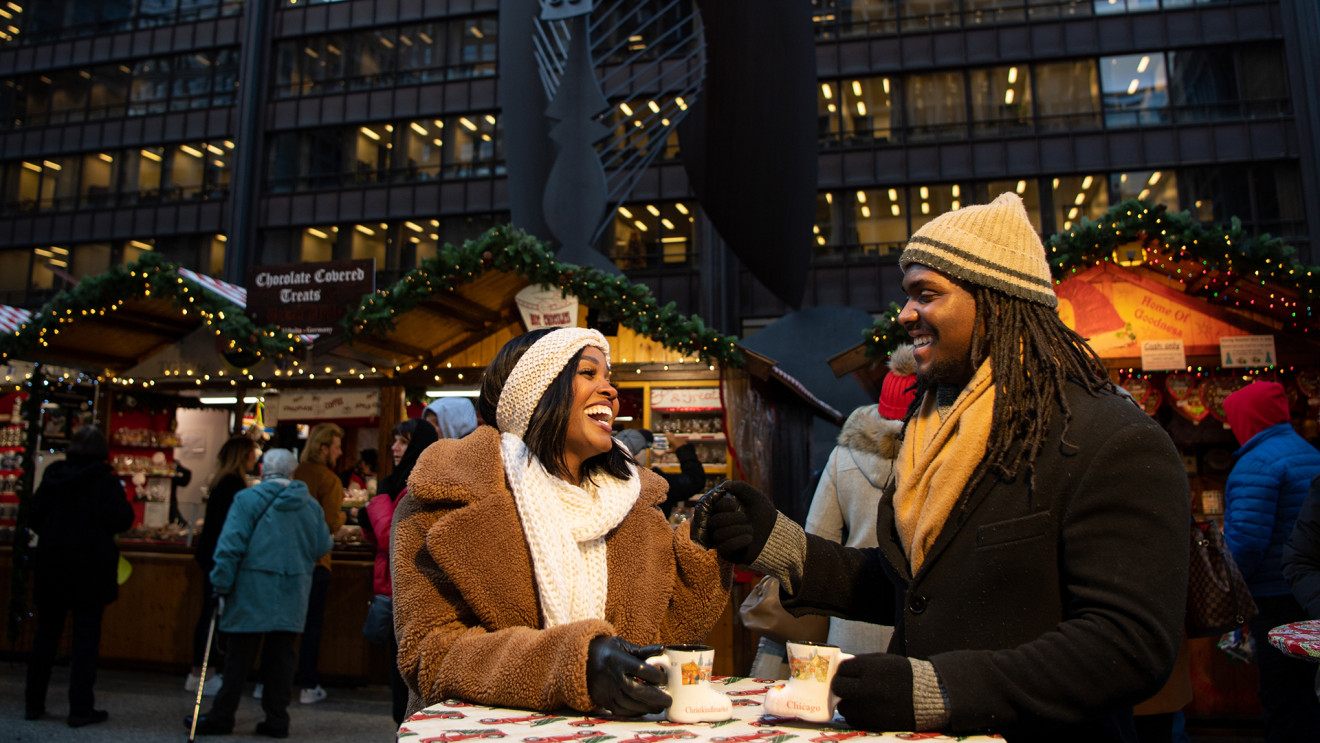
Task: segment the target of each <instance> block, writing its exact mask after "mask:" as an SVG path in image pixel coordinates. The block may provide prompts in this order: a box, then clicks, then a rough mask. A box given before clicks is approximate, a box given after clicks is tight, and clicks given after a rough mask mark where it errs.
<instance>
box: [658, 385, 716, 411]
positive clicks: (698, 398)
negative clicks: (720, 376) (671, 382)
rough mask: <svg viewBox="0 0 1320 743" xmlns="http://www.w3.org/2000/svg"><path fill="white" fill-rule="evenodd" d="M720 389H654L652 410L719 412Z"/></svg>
mask: <svg viewBox="0 0 1320 743" xmlns="http://www.w3.org/2000/svg"><path fill="white" fill-rule="evenodd" d="M721 407H722V406H721V405H720V388H719V387H665V388H661V387H653V388H651V410H719V409H720V408H721Z"/></svg>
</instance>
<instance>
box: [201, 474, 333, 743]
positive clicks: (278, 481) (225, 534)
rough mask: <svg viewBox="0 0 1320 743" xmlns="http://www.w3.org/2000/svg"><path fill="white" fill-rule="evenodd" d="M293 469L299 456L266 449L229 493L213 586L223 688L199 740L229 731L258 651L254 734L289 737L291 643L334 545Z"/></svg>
mask: <svg viewBox="0 0 1320 743" xmlns="http://www.w3.org/2000/svg"><path fill="white" fill-rule="evenodd" d="M297 465H298V459H297V457H296V456H295V455H294V453H293V452H291V451H289V450H287V449H271V450H270V451H267V452H266V453H265V455H264V456H263V457H262V459H261V482H260V483H259V484H257V485H256V486H254V487H251V488H247V489H245V490H240V491H239V492H238V494H236V495H235V496H234V505H233V506H231V507H230V509H229V515H228V517H226V519H225V527H224V530H223V531H221V532H220V541H219V542H218V543H217V544H216V548H215V567H214V568H212V569H211V584H212V585H214V586H215V592H216V594H217V595H218V596H219V598H220V601H219V605H220V621H219V624H220V629H221V630H223V631H224V632H226V633H228V636H229V646H228V650H227V655H226V657H225V668H224V673H223V675H224V683H223V684H222V685H221V687H220V691H219V693H217V694H216V695H215V701H214V702H212V704H211V711H210V712H208V713H206V714H205V715H204V716H202V717H201V718H200V719H198V720H197V730H196V732H197V734H198V735H228V734H229V733H231V732H233V729H234V713H235V712H236V711H237V709H238V700H239V699H240V697H241V696H242V693H243V685H244V684H245V683H247V676H248V672H249V671H250V670H251V669H252V661H253V660H254V659H255V658H256V655H257V647H258V646H261V647H262V652H261V668H262V673H263V676H264V679H265V691H264V693H263V694H262V698H261V708H262V710H263V711H264V712H265V714H266V719H265V721H264V722H260V723H257V730H256V732H257V734H258V735H265V736H268V737H272V738H285V737H288V735H289V712H288V708H289V700H290V698H291V697H292V694H293V672H294V664H295V663H296V661H297V654H296V652H295V650H294V641H295V639H296V637H297V635H298V633H300V632H302V631H303V623H304V621H305V620H306V617H307V599H308V594H309V593H310V592H311V590H312V569H313V568H314V567H315V566H316V561H317V559H319V558H320V557H321V556H322V555H324V554H325V553H327V552H329V551H330V550H331V549H332V548H333V547H334V539H333V538H332V537H331V536H330V533H329V532H328V531H326V528H325V516H324V515H323V514H322V512H321V505H320V504H319V503H317V502H316V500H315V499H314V498H312V496H311V494H310V493H309V492H308V490H307V485H306V484H305V483H303V482H301V481H298V480H292V479H290V475H291V474H292V472H293V470H294V468H295V467H296V466H297ZM263 638H264V640H265V642H264V644H263V643H262V640H263ZM191 722H192V721H191V719H187V720H185V723H186V724H191Z"/></svg>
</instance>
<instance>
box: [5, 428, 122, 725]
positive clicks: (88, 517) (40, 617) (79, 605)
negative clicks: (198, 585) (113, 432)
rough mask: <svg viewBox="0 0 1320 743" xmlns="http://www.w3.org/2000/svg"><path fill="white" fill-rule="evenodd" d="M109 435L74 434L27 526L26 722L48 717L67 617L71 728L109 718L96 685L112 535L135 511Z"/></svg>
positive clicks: (115, 586)
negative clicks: (31, 620) (30, 572)
mask: <svg viewBox="0 0 1320 743" xmlns="http://www.w3.org/2000/svg"><path fill="white" fill-rule="evenodd" d="M109 458H110V451H109V449H108V448H107V447H106V443H105V436H103V435H102V434H101V431H100V429H98V428H96V427H95V426H83V427H82V428H80V429H78V430H77V432H75V433H74V434H73V440H72V441H71V442H70V443H69V450H68V453H67V457H66V459H65V460H64V461H61V462H55V463H54V464H52V465H50V467H48V468H47V469H46V473H45V475H44V476H43V477H42V478H41V486H40V487H38V488H37V492H35V493H33V495H32V518H31V521H30V526H31V529H32V531H34V532H36V533H37V536H38V541H37V555H36V559H37V567H36V576H35V578H36V580H35V585H34V588H33V598H34V599H35V600H36V604H37V631H36V635H35V637H34V638H33V640H32V655H31V657H30V659H29V661H28V672H27V711H26V715H25V717H26V719H28V720H39V719H41V718H42V716H44V715H45V713H46V688H47V687H48V686H49V685H50V672H51V666H52V664H53V663H54V662H55V650H56V648H57V647H58V646H59V643H60V637H61V636H62V635H63V634H64V617H65V615H67V614H70V613H72V614H73V658H72V661H71V662H70V664H69V717H68V723H69V727H74V728H76V727H82V726H83V725H91V724H93V723H97V722H104V721H105V720H107V719H109V717H110V713H108V712H106V711H105V710H99V709H96V708H95V703H94V702H95V700H94V695H93V692H92V687H93V686H94V685H95V684H96V662H97V657H98V655H99V653H100V646H101V615H102V614H103V613H104V612H105V607H106V605H107V604H109V603H111V602H113V601H114V600H115V599H117V598H119V579H118V573H119V548H118V547H116V546H115V539H114V535H115V534H118V533H119V532H121V531H126V530H127V529H128V528H129V527H131V526H133V506H132V505H130V504H129V502H128V498H127V496H125V494H124V486H123V485H122V484H120V482H119V478H118V477H116V476H115V473H114V471H113V470H112V469H111V468H110V465H109V463H108V462H107V460H108V459H109Z"/></svg>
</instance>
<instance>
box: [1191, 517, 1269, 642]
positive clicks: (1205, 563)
mask: <svg viewBox="0 0 1320 743" xmlns="http://www.w3.org/2000/svg"><path fill="white" fill-rule="evenodd" d="M1191 537H1192V539H1191V541H1192V553H1191V563H1190V565H1189V566H1188V573H1187V621H1186V626H1187V636H1188V637H1216V636H1218V635H1222V634H1224V633H1225V632H1231V631H1233V630H1235V629H1238V628H1239V627H1241V626H1242V625H1244V624H1246V623H1247V622H1249V621H1251V618H1252V617H1254V616H1256V613H1257V609H1256V602H1255V601H1254V600H1252V598H1251V589H1250V588H1249V587H1248V586H1247V581H1246V580H1245V579H1244V578H1243V577H1242V572H1241V571H1239V570H1238V566H1237V563H1236V562H1235V561H1234V560H1233V554H1232V553H1231V552H1229V551H1228V545H1227V544H1225V543H1224V532H1222V531H1220V529H1219V525H1218V524H1216V523H1214V522H1213V521H1209V522H1196V521H1193V522H1192V532H1191Z"/></svg>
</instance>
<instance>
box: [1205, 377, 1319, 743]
mask: <svg viewBox="0 0 1320 743" xmlns="http://www.w3.org/2000/svg"><path fill="white" fill-rule="evenodd" d="M1224 414H1225V416H1226V417H1227V418H1228V424H1229V426H1230V427H1231V428H1232V429H1233V435H1234V436H1236V437H1237V440H1238V443H1239V444H1241V448H1240V449H1238V450H1237V451H1236V452H1235V453H1234V456H1235V457H1236V458H1237V463H1236V464H1235V465H1233V471H1232V472H1230V473H1229V475H1228V484H1227V486H1226V487H1225V496H1224V497H1225V508H1224V539H1225V541H1227V542H1228V548H1229V550H1230V551H1231V552H1232V553H1233V559H1234V560H1235V561H1236V562H1237V564H1238V568H1240V569H1241V571H1242V575H1243V577H1245V578H1246V579H1247V585H1249V586H1251V595H1252V596H1253V597H1254V598H1255V599H1256V606H1257V607H1258V608H1259V609H1260V613H1259V614H1258V615H1257V616H1256V618H1255V619H1253V620H1251V635H1252V638H1253V639H1254V640H1255V641H1256V656H1257V662H1258V663H1259V665H1260V687H1259V690H1258V692H1257V693H1258V695H1259V696H1260V701H1261V705H1262V706H1263V708H1264V712H1265V740H1267V741H1291V740H1298V741H1302V740H1305V741H1314V740H1320V702H1318V701H1317V700H1316V696H1315V692H1314V690H1313V684H1314V678H1315V664H1313V663H1308V662H1306V661H1303V660H1297V659H1294V658H1289V657H1288V656H1286V655H1284V654H1283V653H1281V652H1280V651H1279V650H1277V649H1275V648H1274V647H1273V646H1271V645H1270V644H1269V637H1268V635H1269V631H1270V630H1271V629H1273V628H1275V627H1277V626H1279V625H1281V624H1288V623H1289V622H1297V621H1301V620H1303V619H1305V618H1306V613H1305V611H1304V610H1303V609H1302V607H1301V605H1300V604H1299V603H1297V599H1296V598H1294V597H1293V595H1292V590H1291V588H1290V587H1289V585H1288V581H1287V580H1286V579H1285V578H1284V575H1283V567H1282V559H1283V546H1284V544H1285V543H1286V542H1287V541H1288V537H1289V536H1290V535H1291V534H1292V530H1293V526H1294V525H1295V524H1296V522H1297V515H1298V513H1299V512H1300V511H1301V508H1302V503H1303V501H1305V500H1306V492H1307V489H1308V488H1309V487H1310V484H1311V480H1312V479H1313V478H1315V476H1316V475H1318V474H1320V451H1317V450H1316V448H1315V447H1314V446H1312V445H1310V444H1308V443H1307V442H1306V440H1305V439H1303V438H1302V437H1301V436H1299V435H1298V434H1297V432H1296V431H1295V430H1293V427H1292V423H1291V422H1290V420H1291V416H1290V415H1289V412H1288V396H1287V395H1286V394H1285V393H1284V390H1283V385H1281V384H1279V383H1278V382H1264V381H1260V382H1253V383H1251V384H1249V385H1247V386H1246V387H1243V388H1242V389H1240V390H1238V391H1237V392H1234V393H1233V394H1231V395H1229V396H1228V397H1227V398H1225V399H1224Z"/></svg>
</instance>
